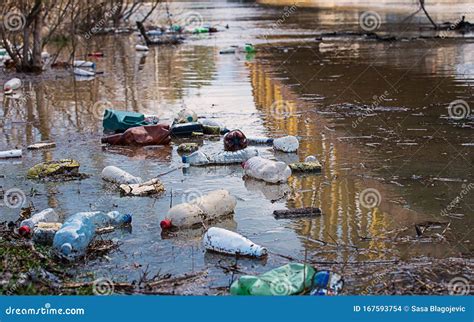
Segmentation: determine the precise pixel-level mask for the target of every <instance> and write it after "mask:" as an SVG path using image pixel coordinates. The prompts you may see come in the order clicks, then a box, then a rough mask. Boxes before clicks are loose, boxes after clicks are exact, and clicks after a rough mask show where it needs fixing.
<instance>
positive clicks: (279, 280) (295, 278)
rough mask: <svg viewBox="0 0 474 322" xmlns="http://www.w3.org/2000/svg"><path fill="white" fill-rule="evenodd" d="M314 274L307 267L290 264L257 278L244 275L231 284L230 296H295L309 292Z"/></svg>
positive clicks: (309, 267)
mask: <svg viewBox="0 0 474 322" xmlns="http://www.w3.org/2000/svg"><path fill="white" fill-rule="evenodd" d="M315 273H316V271H315V269H314V268H313V267H311V266H309V265H304V264H299V263H290V264H286V265H284V266H281V267H278V268H275V269H273V270H271V271H269V272H266V273H264V274H262V275H258V276H250V275H244V276H241V277H240V278H239V279H238V280H237V281H235V282H234V283H232V285H231V287H230V293H231V294H232V295H264V296H272V295H297V294H302V293H304V292H305V291H307V290H309V289H310V288H311V285H312V279H313V276H314V274H315Z"/></svg>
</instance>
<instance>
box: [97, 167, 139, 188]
mask: <svg viewBox="0 0 474 322" xmlns="http://www.w3.org/2000/svg"><path fill="white" fill-rule="evenodd" d="M102 179H103V180H105V181H109V182H113V183H118V184H134V183H142V178H140V177H135V176H133V175H131V174H130V173H128V172H127V171H124V170H122V169H120V168H118V167H115V166H113V165H110V166H107V167H105V168H104V170H102Z"/></svg>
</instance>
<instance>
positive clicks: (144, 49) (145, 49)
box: [135, 45, 150, 51]
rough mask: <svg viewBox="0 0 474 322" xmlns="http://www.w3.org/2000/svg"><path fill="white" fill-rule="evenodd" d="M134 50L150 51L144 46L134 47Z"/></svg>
mask: <svg viewBox="0 0 474 322" xmlns="http://www.w3.org/2000/svg"><path fill="white" fill-rule="evenodd" d="M135 50H136V51H149V50H150V49H149V48H148V47H147V46H144V45H136V46H135Z"/></svg>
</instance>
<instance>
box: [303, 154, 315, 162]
mask: <svg viewBox="0 0 474 322" xmlns="http://www.w3.org/2000/svg"><path fill="white" fill-rule="evenodd" d="M316 161H318V158H316V157H315V156H314V155H308V156H307V157H306V158H304V162H316Z"/></svg>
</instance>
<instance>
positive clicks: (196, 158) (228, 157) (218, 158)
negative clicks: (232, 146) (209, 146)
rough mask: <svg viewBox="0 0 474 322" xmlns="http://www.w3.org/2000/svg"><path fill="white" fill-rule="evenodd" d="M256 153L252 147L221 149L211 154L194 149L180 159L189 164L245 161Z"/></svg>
mask: <svg viewBox="0 0 474 322" xmlns="http://www.w3.org/2000/svg"><path fill="white" fill-rule="evenodd" d="M257 155H258V150H257V149H254V148H246V149H243V150H239V151H235V152H231V151H223V152H219V153H217V154H212V155H207V154H205V153H203V152H202V151H196V152H194V153H191V154H190V155H188V156H183V157H182V161H183V163H189V164H190V165H206V164H232V163H242V162H245V161H247V160H248V159H250V158H251V157H254V156H257Z"/></svg>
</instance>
